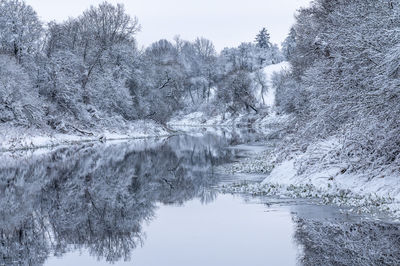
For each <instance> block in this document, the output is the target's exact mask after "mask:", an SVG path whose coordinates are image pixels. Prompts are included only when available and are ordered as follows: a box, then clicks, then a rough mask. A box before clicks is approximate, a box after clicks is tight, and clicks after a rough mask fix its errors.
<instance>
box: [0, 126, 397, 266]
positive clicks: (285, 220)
mask: <svg viewBox="0 0 400 266" xmlns="http://www.w3.org/2000/svg"><path fill="white" fill-rule="evenodd" d="M216 133H217V134H215V133H213V134H209V133H207V132H205V133H204V132H203V133H202V134H201V135H200V136H197V137H194V136H188V135H185V136H179V137H172V138H170V139H166V140H148V141H133V142H124V143H108V144H85V145H77V146H72V147H68V148H59V149H57V150H54V151H52V152H46V153H42V154H40V153H38V152H36V153H35V154H34V155H31V156H25V157H24V156H22V157H21V154H20V155H18V156H14V155H10V154H3V155H0V265H42V264H44V263H45V262H46V260H47V258H48V257H49V256H53V255H56V256H62V255H64V254H66V253H70V252H73V251H75V250H85V251H88V252H89V253H90V255H91V256H92V257H94V258H97V259H100V260H105V261H108V262H118V261H122V260H129V259H130V255H131V254H132V251H133V250H134V249H136V248H137V247H139V246H141V245H142V244H143V242H144V239H145V235H144V234H145V231H146V227H144V226H146V224H147V223H146V222H150V221H153V219H154V217H155V215H156V212H157V210H158V209H157V208H158V206H160V203H161V205H162V206H164V207H165V206H167V207H170V205H173V206H174V207H175V206H181V205H183V204H184V203H187V202H191V201H192V200H193V199H198V200H199V201H200V202H202V203H210V202H212V201H214V200H215V198H216V192H215V190H214V189H212V187H213V186H215V185H216V184H218V182H219V181H220V176H218V175H217V174H215V173H214V168H215V167H216V166H218V165H221V164H223V163H227V162H231V161H232V160H234V159H235V158H237V156H238V155H240V154H241V153H239V152H238V151H237V150H234V149H226V147H228V146H230V145H232V144H239V143H244V142H251V141H254V140H256V139H258V138H260V135H256V136H254V135H252V134H248V132H246V133H245V134H242V133H241V132H216ZM13 156H14V157H15V158H14V157H13ZM254 200H255V198H252V197H250V198H247V200H246V202H247V204H248V205H247V206H245V207H243V206H241V205H240V204H238V203H237V202H236V203H235V202H232V204H231V203H230V202H231V201H230V199H229V198H223V200H222V201H221V197H220V198H219V199H218V200H217V201H216V202H214V203H213V204H214V205H213V204H210V205H211V206H210V205H207V206H210V207H207V208H205V209H203V208H200V207H198V206H197V207H196V208H197V209H190V210H188V211H189V212H196V213H197V212H200V211H204V215H205V217H203V216H201V217H203V218H201V217H200V216H199V218H198V220H199V221H200V222H198V224H195V223H194V222H193V227H196V226H198V227H197V229H193V231H194V230H197V231H201V230H203V234H202V235H206V233H207V232H212V234H211V236H210V235H209V238H207V239H198V241H199V242H201V241H203V247H206V246H207V247H209V249H212V250H214V252H216V253H218V254H224V257H223V258H222V259H223V260H221V261H222V262H223V261H226V259H227V258H226V257H229V258H228V259H231V261H232V263H237V265H261V264H263V262H264V261H265V265H271V264H274V265H277V263H279V259H282V261H281V262H283V261H284V259H286V260H287V263H289V262H288V261H290V262H292V260H291V258H292V257H290V256H292V255H293V254H294V253H295V252H294V251H293V250H289V249H291V248H290V245H288V243H287V242H288V241H290V240H291V239H293V240H294V243H295V244H296V245H297V247H300V248H301V250H302V252H301V254H300V255H299V256H298V262H299V263H300V264H303V265H400V229H399V226H398V225H397V224H391V223H385V222H373V221H367V220H365V219H361V218H359V217H351V216H350V217H349V216H347V215H343V214H341V213H340V212H339V211H338V210H337V209H336V208H327V207H322V206H316V205H310V204H299V203H298V201H289V202H283V203H282V200H281V199H275V200H274V199H261V200H259V199H256V200H257V204H258V205H257V206H262V208H258V207H257V208H254ZM192 202H193V201H192ZM260 203H266V205H265V206H263V205H261V204H260ZM192 204H193V203H192ZM251 204H253V205H252V206H250V205H251ZM189 205H190V204H189ZM212 206H214V207H212ZM216 206H217V207H218V206H219V207H218V209H217V210H216V209H215V208H216ZM229 206H230V207H229ZM182 208H193V207H190V206H182ZM285 208H286V209H285ZM253 210H254V211H253ZM276 210H278V213H276V212H274V211H276ZM168 211H170V210H168ZM272 214H274V215H275V216H274V215H272ZM277 214H278V215H277ZM281 214H282V215H283V216H282V215H281ZM286 214H287V215H286ZM212 215H214V216H212ZM215 215H216V216H215ZM229 215H230V216H229ZM212 217H214V218H215V217H225V218H227V217H230V218H227V219H225V223H224V224H225V225H224V226H223V227H219V228H218V227H216V228H217V229H218V230H214V231H212V230H210V227H211V226H212V225H211V224H209V225H204V224H202V223H201V219H206V220H208V219H209V218H212ZM178 219H180V218H179V217H178ZM218 219H220V218H218ZM218 221H219V222H221V219H220V220H216V222H215V224H216V225H218V224H219V223H218ZM230 221H232V222H230ZM256 221H257V223H255V222H256ZM274 221H275V222H274ZM277 221H278V222H277ZM153 222H154V221H153ZM188 223H189V222H188ZM150 224H151V223H150ZM189 224H190V223H189ZM255 224H256V225H257V226H256V225H255ZM284 224H285V226H286V227H285V226H283V225H284ZM169 225H170V224H168V223H167V225H166V226H169ZM228 225H229V226H228ZM243 225H248V227H249V228H247V229H246V230H245V228H243ZM291 225H292V226H291ZM202 226H204V227H205V228H200V229H199V227H202ZM172 227H173V228H167V229H171V231H173V230H175V232H179V231H182V225H181V224H179V223H178V222H175V223H174V224H173V225H172ZM162 228H165V227H162ZM224 228H226V230H224ZM232 228H235V229H234V230H233V231H232ZM242 228H243V229H242ZM248 229H251V230H248ZM267 229H268V230H267ZM230 230H231V231H232V232H231V231H230ZM291 230H292V231H291ZM189 231H190V230H189ZM218 232H221V234H222V235H218ZM249 232H252V233H253V235H250V234H249ZM266 232H268V234H265V235H264V234H262V233H266ZM274 233H275V234H274ZM230 234H232V235H230ZM240 234H242V235H241V237H240V239H242V240H243V239H244V238H245V237H246V236H248V238H249V239H248V241H249V242H248V243H250V242H251V241H252V240H254V241H255V243H254V247H253V246H252V250H253V251H254V250H255V249H256V247H258V248H259V249H260V250H259V251H257V253H258V254H261V253H262V254H263V255H265V254H275V256H273V255H268V256H270V257H269V258H262V260H260V261H258V263H259V264H257V263H255V261H254V260H253V261H252V258H253V259H254V258H255V256H254V255H251V256H250V255H249V258H247V257H246V258H243V260H242V261H243V264H240V260H237V259H236V258H237V257H235V256H239V257H240V256H246V254H251V253H249V252H248V253H246V251H245V250H243V253H241V252H239V251H236V253H235V254H234V255H235V256H229V252H230V250H229V249H227V248H226V247H227V245H229V244H234V243H235V239H234V238H235V237H237V236H239V235H240ZM177 235H178V233H177V234H176V235H175V237H177ZM228 235H230V236H231V238H229V237H227V236H228ZM181 236H182V234H181ZM185 236H186V234H185ZM249 236H251V237H249ZM253 236H254V237H253ZM255 236H258V240H255V238H256V237H255ZM264 236H265V237H264ZM213 237H216V238H218V237H220V238H224V239H227V241H226V243H224V245H220V246H218V247H215V246H213V243H214V242H217V241H215V240H213V239H210V238H213ZM177 239H178V238H177ZM240 239H238V240H240ZM282 239H285V241H282ZM288 239H289V240H288ZM181 240H182V245H185V243H186V242H185V239H184V236H183V239H181ZM264 240H265V242H264ZM286 240H288V241H286ZM177 241H179V239H178V240H177ZM257 241H260V242H257ZM236 242H238V243H240V241H236ZM208 243H209V244H208ZM278 243H281V244H282V247H289V248H286V249H285V248H282V250H280V252H277V251H275V250H274V249H273V248H274V247H275V248H276V247H277V246H279V245H277V244H278ZM164 244H165V243H164ZM247 246H250V245H247ZM218 248H219V249H218ZM244 248H245V247H244ZM221 249H224V250H223V251H222V250H221ZM167 251H169V250H168V249H166V252H167ZM195 251H197V250H195ZM150 252H152V251H150ZM179 252H181V251H179ZM192 252H193V251H192ZM264 252H265V253H264ZM268 252H270V253H268ZM289 253H290V254H292V255H290V256H289V255H288V254H289ZM187 254H193V253H190V252H187ZM134 255H135V254H134ZM293 256H294V255H293ZM260 257H261V256H260ZM272 257H274V259H275V260H273V258H272ZM133 260H134V259H133ZM294 260H295V259H294ZM215 261H216V265H221V261H220V262H219V264H218V263H217V260H215ZM253 262H254V263H253ZM260 262H261V263H260ZM232 263H231V264H230V265H233V264H232ZM186 265H187V264H186ZM207 265H211V264H210V263H208V264H207Z"/></svg>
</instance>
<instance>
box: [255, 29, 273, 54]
mask: <svg viewBox="0 0 400 266" xmlns="http://www.w3.org/2000/svg"><path fill="white" fill-rule="evenodd" d="M270 38H271V37H270V35H269V33H268V30H267V29H266V28H262V29H261V30H260V32H259V33H258V34H257V36H256V45H257V47H258V48H262V49H268V48H270V47H271V41H270Z"/></svg>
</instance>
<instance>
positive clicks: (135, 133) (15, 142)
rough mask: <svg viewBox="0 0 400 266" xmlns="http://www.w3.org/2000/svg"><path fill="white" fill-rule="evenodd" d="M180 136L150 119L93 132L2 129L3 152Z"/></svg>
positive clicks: (0, 143) (0, 127)
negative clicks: (122, 126)
mask: <svg viewBox="0 0 400 266" xmlns="http://www.w3.org/2000/svg"><path fill="white" fill-rule="evenodd" d="M177 134H179V131H175V130H172V129H169V128H167V127H166V126H164V125H161V124H158V123H156V122H154V121H151V120H138V121H134V122H132V123H130V124H129V125H128V126H127V127H125V128H123V129H113V130H110V129H105V130H100V129H94V130H91V131H90V132H86V131H85V132H83V131H82V132H78V133H77V134H72V133H65V134H63V133H59V132H55V131H46V130H43V129H32V128H22V127H7V126H4V125H3V126H0V153H3V152H14V151H23V150H31V149H41V148H54V147H57V146H62V145H74V144H79V143H86V142H105V141H115V140H129V139H146V138H162V137H170V136H174V135H177Z"/></svg>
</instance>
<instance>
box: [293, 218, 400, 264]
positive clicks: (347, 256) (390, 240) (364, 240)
mask: <svg viewBox="0 0 400 266" xmlns="http://www.w3.org/2000/svg"><path fill="white" fill-rule="evenodd" d="M294 222H295V223H296V233H295V239H296V242H297V243H298V244H299V245H301V247H302V249H303V254H302V256H301V258H300V262H301V264H302V265H400V230H399V225H398V224H391V223H385V222H373V221H359V222H346V221H341V222H338V221H328V220H314V219H304V218H298V217H296V218H295V219H294Z"/></svg>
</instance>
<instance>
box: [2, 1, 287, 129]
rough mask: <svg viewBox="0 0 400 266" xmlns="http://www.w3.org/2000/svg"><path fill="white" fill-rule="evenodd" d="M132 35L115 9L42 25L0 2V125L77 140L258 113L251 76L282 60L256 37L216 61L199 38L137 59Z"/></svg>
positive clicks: (164, 44) (135, 28)
mask: <svg viewBox="0 0 400 266" xmlns="http://www.w3.org/2000/svg"><path fill="white" fill-rule="evenodd" d="M140 30H141V28H140V24H139V22H138V20H137V19H136V18H134V17H131V16H129V15H128V14H126V12H125V10H124V7H123V5H121V4H118V5H112V4H109V3H107V2H104V3H102V4H100V5H99V6H97V7H94V6H92V7H90V8H89V9H87V10H86V11H85V12H84V13H83V14H82V15H80V16H79V17H76V18H69V19H68V20H66V21H64V22H62V23H56V22H50V23H48V24H46V25H44V24H43V23H42V22H40V21H39V19H38V16H37V14H36V12H35V11H34V10H33V9H32V8H31V7H30V6H29V5H27V4H25V2H24V1H21V0H1V1H0V65H1V66H2V67H1V69H0V103H1V104H0V123H3V124H4V123H6V124H10V125H12V126H22V127H41V128H49V129H52V130H56V131H58V132H62V133H66V132H75V133H79V132H82V130H79V129H85V130H87V129H96V128H97V129H102V128H113V127H115V128H118V127H119V126H121V125H122V124H125V123H129V121H133V120H141V119H152V120H155V121H156V122H158V123H161V124H164V123H165V122H167V121H168V120H169V119H170V118H171V116H172V115H173V114H174V113H175V112H176V111H178V110H186V112H190V111H193V110H198V109H201V110H206V109H210V108H211V109H212V110H211V111H214V112H215V111H216V110H217V111H223V112H225V111H226V110H231V111H232V112H233V111H235V112H240V111H241V110H242V109H252V110H253V111H258V108H259V106H256V101H255V99H254V96H253V93H252V90H253V87H254V86H255V83H256V82H259V83H260V82H262V77H261V75H258V77H259V78H258V79H255V78H254V77H253V75H251V74H253V73H255V72H257V71H258V70H260V69H261V68H262V67H263V66H265V65H267V64H272V63H276V62H280V61H282V60H283V58H282V55H281V53H280V51H279V48H278V47H277V46H276V45H272V44H271V43H270V41H269V34H268V32H267V31H266V29H263V30H262V31H261V32H260V34H259V35H258V37H257V41H256V42H255V43H243V44H241V45H240V46H239V47H237V48H226V49H224V50H223V51H222V52H221V53H219V54H218V53H217V52H216V50H215V48H214V45H213V44H212V42H211V41H210V40H207V39H205V38H197V39H196V40H195V41H192V42H190V41H185V40H182V39H180V38H179V37H176V38H175V40H174V41H173V42H170V41H168V40H160V41H157V42H155V43H153V44H151V45H150V46H149V47H147V48H144V49H139V48H138V44H137V42H136V40H135V35H136V34H137V33H138V32H139V31H140ZM265 89H266V88H265ZM217 102H218V104H216V103H217ZM222 103H223V104H222ZM209 111H210V110H209ZM76 131H78V132H76Z"/></svg>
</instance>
